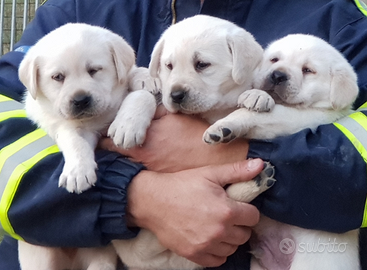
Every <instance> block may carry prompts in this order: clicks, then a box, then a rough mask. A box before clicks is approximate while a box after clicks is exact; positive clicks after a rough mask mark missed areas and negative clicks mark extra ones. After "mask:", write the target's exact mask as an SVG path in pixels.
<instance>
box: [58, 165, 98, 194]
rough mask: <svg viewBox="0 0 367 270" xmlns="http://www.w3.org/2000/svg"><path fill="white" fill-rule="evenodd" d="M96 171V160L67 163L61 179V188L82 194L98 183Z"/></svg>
mask: <svg viewBox="0 0 367 270" xmlns="http://www.w3.org/2000/svg"><path fill="white" fill-rule="evenodd" d="M96 169H97V164H96V162H95V161H94V160H92V161H86V160H83V161H79V162H65V165H64V169H63V171H62V174H61V176H60V178H59V187H64V188H66V190H67V191H69V192H71V193H74V192H76V193H82V192H83V191H85V190H87V189H89V188H90V187H92V186H94V184H95V183H96V181H97V175H96Z"/></svg>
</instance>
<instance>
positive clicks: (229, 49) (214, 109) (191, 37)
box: [113, 15, 275, 269]
mask: <svg viewBox="0 0 367 270" xmlns="http://www.w3.org/2000/svg"><path fill="white" fill-rule="evenodd" d="M262 53H263V50H262V48H261V46H260V45H259V44H258V43H257V42H256V41H255V39H254V38H253V37H252V35H251V34H250V33H248V32H247V31H245V30H244V29H242V28H240V27H237V26H236V25H234V24H233V23H231V22H228V21H225V20H222V19H218V18H214V17H210V16H204V15H198V16H194V17H191V18H188V19H186V20H184V21H181V22H179V23H177V24H175V25H173V26H171V27H170V28H168V29H167V30H166V31H165V32H164V33H163V35H162V36H161V38H160V39H159V41H158V42H157V44H156V45H155V47H154V50H153V53H152V57H151V62H150V65H149V70H150V74H151V75H152V77H155V78H159V79H160V82H161V87H162V88H161V91H162V102H163V105H164V106H165V107H166V108H167V109H168V110H169V111H171V112H173V113H176V112H181V113H185V114H197V115H200V116H201V117H202V118H204V119H206V120H207V121H209V122H210V123H213V122H214V121H215V120H217V119H219V118H221V117H224V116H225V115H227V114H228V113H229V112H232V111H233V110H235V109H236V106H237V100H238V97H239V95H240V94H241V93H242V92H243V91H245V90H247V89H251V86H252V78H253V72H254V70H255V68H256V66H257V65H258V64H259V63H260V61H261V59H262ZM116 130H117V131H118V132H119V133H120V134H122V135H120V136H118V139H117V140H116V141H115V143H120V144H122V145H134V141H135V140H136V139H133V140H128V141H126V138H127V137H129V136H127V134H128V132H131V130H128V129H125V127H123V126H122V127H117V129H116ZM145 131H146V124H143V125H142V126H139V123H138V122H135V126H134V130H133V133H135V134H137V133H139V134H145ZM132 137H134V136H132ZM114 139H115V138H114ZM121 140H123V142H121ZM273 174H274V170H273V168H272V167H271V166H270V165H267V168H266V169H265V170H264V171H263V172H262V173H261V175H260V177H259V179H258V180H257V181H250V182H248V183H246V184H245V185H247V190H248V192H247V196H248V199H249V200H251V199H253V198H255V197H256V195H258V194H260V193H261V192H263V191H265V190H267V189H268V188H270V187H271V186H272V184H273V183H274V181H275V180H274V179H272V176H273ZM113 245H114V247H115V249H116V251H117V253H118V255H119V257H120V258H121V259H122V261H123V262H124V263H125V264H126V265H127V266H129V267H134V269H135V268H138V269H200V268H202V267H201V266H199V265H197V264H195V263H193V262H191V261H189V260H187V259H185V258H182V257H180V256H178V255H177V254H174V253H173V252H171V251H170V250H167V249H166V248H165V247H163V246H161V245H160V243H159V241H158V240H157V238H156V237H155V235H154V234H153V233H151V232H150V231H148V230H141V231H140V233H139V234H138V236H137V237H136V238H134V239H130V240H123V241H121V240H119V241H113Z"/></svg>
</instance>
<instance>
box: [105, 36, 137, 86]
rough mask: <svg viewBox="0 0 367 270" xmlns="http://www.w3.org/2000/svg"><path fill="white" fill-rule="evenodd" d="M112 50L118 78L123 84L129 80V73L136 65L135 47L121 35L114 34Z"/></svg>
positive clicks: (111, 42) (111, 44) (111, 43)
mask: <svg viewBox="0 0 367 270" xmlns="http://www.w3.org/2000/svg"><path fill="white" fill-rule="evenodd" d="M113 35H114V38H113V39H112V40H111V41H110V44H109V46H110V50H111V54H112V58H113V61H114V64H115V68H116V73H117V79H118V81H119V82H120V83H121V84H122V83H124V81H126V80H127V74H128V72H129V71H130V69H131V68H132V67H133V66H134V65H135V52H134V49H133V48H132V47H131V46H130V45H129V44H128V43H127V42H126V41H125V40H124V39H123V38H122V37H120V36H118V35H116V34H113Z"/></svg>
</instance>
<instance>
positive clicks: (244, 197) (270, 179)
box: [226, 162, 276, 202]
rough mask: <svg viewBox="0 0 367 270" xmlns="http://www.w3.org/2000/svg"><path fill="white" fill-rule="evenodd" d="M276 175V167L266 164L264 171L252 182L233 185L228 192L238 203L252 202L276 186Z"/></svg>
mask: <svg viewBox="0 0 367 270" xmlns="http://www.w3.org/2000/svg"><path fill="white" fill-rule="evenodd" d="M274 174H275V169H274V166H272V165H271V164H270V163H269V162H264V169H263V170H262V171H261V173H260V174H259V175H257V176H256V177H255V178H254V179H253V180H252V181H248V182H240V183H236V184H232V185H230V186H229V187H228V188H227V190H226V192H227V194H228V196H229V197H230V198H232V199H234V200H236V201H241V202H251V201H252V200H253V199H255V198H256V197H257V196H258V195H260V194H261V193H263V192H264V191H266V190H268V189H269V188H271V187H272V186H273V185H274V184H275V182H276V180H275V179H274Z"/></svg>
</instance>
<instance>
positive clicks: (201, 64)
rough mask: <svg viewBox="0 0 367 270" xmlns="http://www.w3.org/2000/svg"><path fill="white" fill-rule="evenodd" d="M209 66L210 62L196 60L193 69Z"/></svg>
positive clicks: (202, 68)
mask: <svg viewBox="0 0 367 270" xmlns="http://www.w3.org/2000/svg"><path fill="white" fill-rule="evenodd" d="M209 66H210V63H205V62H201V61H198V62H196V64H195V69H196V70H199V71H201V70H204V69H206V68H207V67H209Z"/></svg>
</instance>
